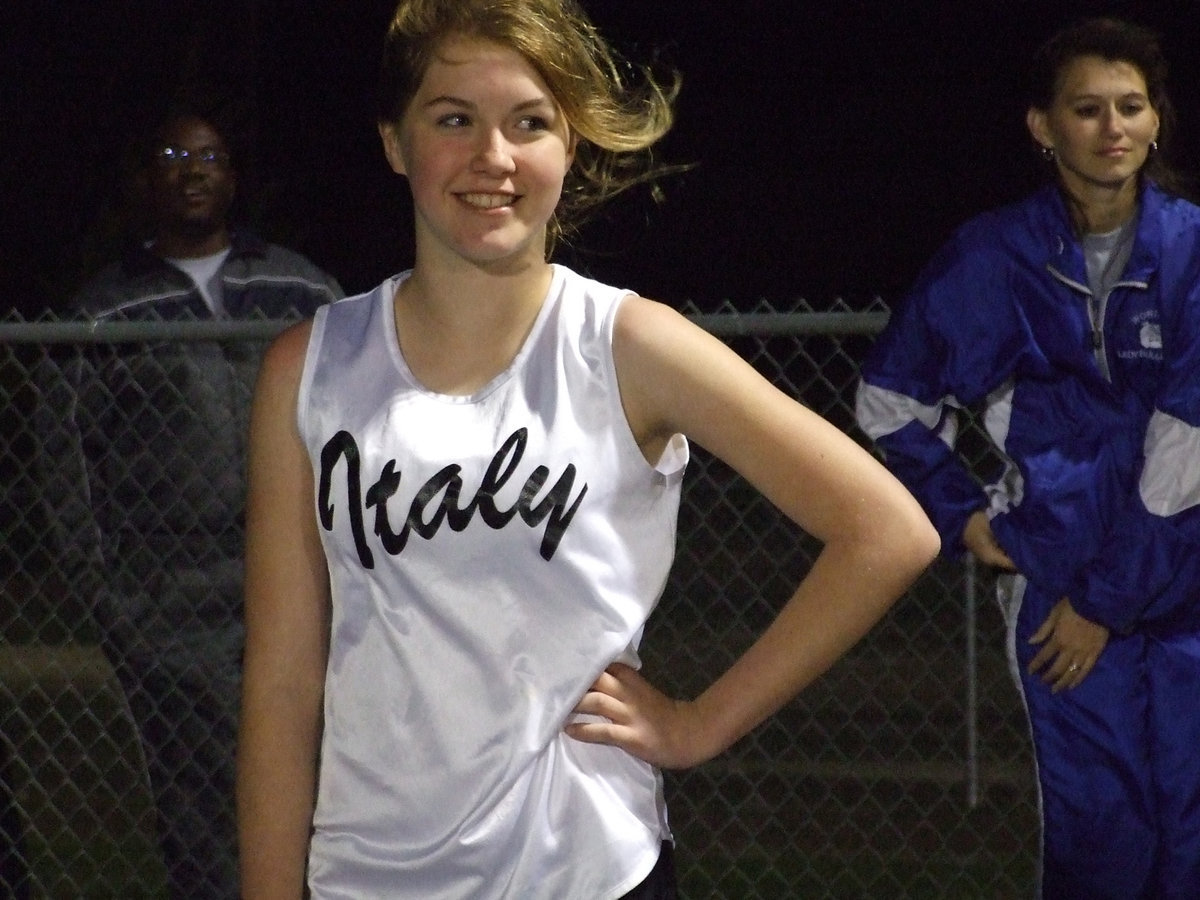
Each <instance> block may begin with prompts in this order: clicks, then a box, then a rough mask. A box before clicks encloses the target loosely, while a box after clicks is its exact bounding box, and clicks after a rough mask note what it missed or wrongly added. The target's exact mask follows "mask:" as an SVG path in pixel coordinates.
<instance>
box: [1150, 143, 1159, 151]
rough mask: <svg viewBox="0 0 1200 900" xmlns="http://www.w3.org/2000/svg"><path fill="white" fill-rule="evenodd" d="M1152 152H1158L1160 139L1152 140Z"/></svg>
mask: <svg viewBox="0 0 1200 900" xmlns="http://www.w3.org/2000/svg"><path fill="white" fill-rule="evenodd" d="M1150 152H1151V153H1157V152H1158V141H1151V142H1150Z"/></svg>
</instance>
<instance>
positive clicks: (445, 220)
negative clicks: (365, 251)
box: [381, 38, 573, 263]
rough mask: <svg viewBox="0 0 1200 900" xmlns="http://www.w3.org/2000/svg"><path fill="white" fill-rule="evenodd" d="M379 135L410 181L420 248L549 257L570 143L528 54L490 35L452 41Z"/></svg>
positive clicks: (483, 257)
mask: <svg viewBox="0 0 1200 900" xmlns="http://www.w3.org/2000/svg"><path fill="white" fill-rule="evenodd" d="M381 134H382V136H383V141H384V149H385V151H386V152H387V155H388V159H389V161H390V162H391V164H392V167H393V168H394V169H395V170H396V171H397V172H399V173H401V174H403V175H405V176H407V178H408V180H409V186H410V187H411V189H412V195H413V204H414V207H415V209H416V218H417V240H418V252H421V251H422V249H424V250H425V251H426V252H441V251H449V252H450V253H451V254H453V255H456V256H458V257H460V258H463V259H467V260H469V261H472V262H475V263H490V262H496V261H500V260H506V259H512V258H515V257H521V258H526V255H528V258H530V259H533V258H536V259H537V260H539V261H540V260H542V258H543V257H544V254H545V240H546V224H547V222H548V221H549V219H550V217H551V216H552V215H553V213H554V210H555V208H556V206H557V205H558V200H559V197H560V195H561V193H562V186H563V179H564V178H565V176H566V174H567V171H568V169H569V168H570V165H571V160H572V158H573V142H572V139H571V131H570V128H569V127H568V125H567V122H566V119H565V118H564V117H563V115H562V112H561V110H560V109H559V107H558V104H557V103H556V102H555V100H554V98H553V96H552V95H551V93H550V90H549V88H548V87H547V86H546V84H545V82H544V81H543V80H542V78H541V77H540V76H539V75H538V73H537V71H536V70H535V69H534V68H533V66H531V65H530V64H529V62H528V60H526V59H525V58H524V57H523V56H521V55H520V54H519V53H516V52H515V51H513V50H510V49H508V48H506V47H502V46H500V45H498V44H494V43H491V42H488V41H482V40H477V39H467V38H451V39H449V40H447V41H446V42H445V43H444V44H443V45H442V47H441V50H440V52H439V53H438V55H437V57H436V58H435V59H434V61H433V62H432V63H431V65H430V66H429V69H428V71H427V72H426V73H425V77H424V79H423V80H422V82H421V86H420V88H419V89H418V90H417V93H416V95H415V96H414V97H413V99H412V102H411V103H409V105H408V109H407V111H406V112H405V115H404V118H403V119H402V120H401V121H400V123H399V124H397V125H390V126H383V127H382V128H381Z"/></svg>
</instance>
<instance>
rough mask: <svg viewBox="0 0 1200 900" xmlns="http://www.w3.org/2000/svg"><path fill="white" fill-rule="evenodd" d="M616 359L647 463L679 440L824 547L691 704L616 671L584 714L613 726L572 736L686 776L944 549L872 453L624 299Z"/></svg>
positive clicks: (855, 633)
mask: <svg viewBox="0 0 1200 900" xmlns="http://www.w3.org/2000/svg"><path fill="white" fill-rule="evenodd" d="M614 353H615V356H616V361H617V367H618V373H619V379H620V383H621V390H622V399H623V401H624V403H625V407H626V413H627V416H628V418H629V421H630V424H631V426H632V427H633V430H634V433H635V434H636V435H637V436H638V439H639V442H640V443H641V444H642V446H643V449H644V450H645V451H646V452H647V455H648V456H650V457H653V456H654V454H655V453H656V452H657V450H658V448H660V447H661V446H662V444H663V443H664V442H665V441H666V440H667V438H668V437H669V436H670V435H671V434H674V433H676V432H682V433H684V434H686V435H688V436H689V438H691V439H693V440H695V441H696V442H697V443H699V444H700V445H702V446H704V447H705V448H707V449H708V450H709V451H711V452H712V453H714V454H715V455H716V456H718V457H719V458H721V459H722V460H724V461H725V462H726V463H728V464H729V465H731V466H732V467H733V468H734V469H736V470H737V471H738V472H739V473H741V475H742V476H743V477H745V478H746V479H747V480H748V481H749V482H750V483H751V484H753V485H754V486H755V487H757V488H758V489H759V490H760V491H762V493H763V494H764V495H765V496H766V497H767V498H768V499H769V500H770V501H771V502H772V503H774V504H775V505H776V506H777V507H779V509H780V510H782V511H783V512H784V513H785V514H787V515H788V516H790V517H791V518H792V519H793V520H794V521H795V522H796V523H797V524H798V525H800V527H802V528H803V529H804V530H805V531H807V532H808V533H810V534H812V535H813V536H814V537H816V538H818V539H819V540H821V541H822V542H823V544H824V546H823V549H822V551H821V553H820V555H819V556H818V558H817V560H816V561H815V563H814V564H813V566H812V568H811V569H810V570H809V572H808V574H807V575H806V576H805V578H804V579H803V581H802V582H801V583H800V585H799V587H798V588H797V589H796V592H795V593H794V594H793V596H792V597H791V598H790V599H789V600H788V601H787V603H786V604H785V605H784V607H783V609H782V610H781V611H780V613H779V615H778V616H777V617H776V619H775V621H774V622H773V623H772V624H771V626H770V627H769V628H768V629H767V630H766V631H765V632H764V633H763V634H762V635H761V636H760V637H759V639H758V640H757V641H756V642H755V643H754V644H753V645H752V646H751V647H750V649H749V650H747V652H746V653H745V654H744V655H743V656H742V657H741V658H740V659H739V660H738V661H737V662H736V663H735V664H734V665H733V666H732V667H731V668H730V669H729V670H728V671H727V672H725V673H724V674H723V675H722V676H721V677H720V678H718V679H717V680H716V681H715V682H714V683H713V684H712V685H711V686H710V687H709V688H708V689H707V690H705V691H704V692H703V693H702V694H701V695H700V696H699V697H698V698H696V699H695V700H694V701H690V702H682V701H675V700H671V699H669V698H667V697H665V696H664V695H662V694H661V693H659V692H658V691H657V690H655V689H654V688H653V687H652V686H650V685H649V684H648V683H647V682H646V681H645V679H643V678H642V677H641V676H640V675H639V674H638V673H636V672H634V671H633V670H632V669H629V668H628V667H624V666H619V665H617V666H613V667H611V668H610V669H609V670H608V672H606V673H605V674H604V675H602V676H601V678H600V679H599V680H598V681H597V683H596V685H595V686H594V687H593V689H592V691H590V692H589V693H588V694H587V695H586V696H585V697H584V699H583V701H582V702H581V703H580V705H579V707H578V709H579V711H580V712H585V713H592V714H596V715H600V716H604V717H605V718H606V719H608V721H607V722H598V723H579V724H574V725H571V726H569V733H570V734H571V735H572V736H574V737H576V738H579V739H581V740H588V741H595V742H599V743H610V744H615V745H617V746H620V747H623V748H624V749H626V750H628V751H629V752H631V753H633V754H634V755H636V756H639V757H641V758H643V759H646V760H647V761H649V762H652V763H654V764H656V765H659V766H663V767H667V768H675V767H682V766H690V765H695V764H698V763H701V762H704V761H705V760H707V759H710V758H712V757H713V756H715V755H717V754H718V753H720V752H722V751H723V750H725V749H726V748H728V747H729V746H730V745H732V744H733V743H734V742H735V741H737V740H738V739H739V738H741V737H742V736H743V735H745V734H746V733H747V732H749V731H750V730H751V729H753V728H754V727H755V726H757V725H758V724H759V723H760V722H762V721H763V720H764V719H765V718H767V717H768V716H770V715H771V714H773V713H774V712H775V711H776V710H778V709H779V708H780V707H781V706H783V704H785V703H786V702H788V701H789V700H790V699H791V698H792V697H794V696H795V695H796V694H797V693H798V692H799V691H800V690H801V689H803V688H804V687H805V686H807V685H808V684H809V683H810V682H812V681H813V680H814V679H815V678H817V677H818V676H819V675H820V674H822V673H823V672H824V671H825V670H826V669H828V668H829V666H831V665H832V664H833V663H834V662H835V661H836V660H837V659H838V657H840V656H841V655H842V654H843V653H844V652H845V651H846V650H847V649H849V648H850V647H851V646H852V645H853V644H854V643H855V642H856V641H857V640H858V639H859V638H860V637H862V635H863V634H865V633H866V631H867V630H868V629H869V628H870V627H871V626H872V625H874V624H875V622H876V621H878V619H879V618H880V617H881V616H882V615H883V613H884V612H886V610H887V609H888V608H889V607H890V605H891V604H892V603H893V602H894V601H895V599H896V598H897V597H898V596H899V595H900V594H901V593H903V591H904V590H905V589H906V588H907V587H908V586H909V585H910V584H911V583H912V581H913V580H914V579H915V578H916V577H917V576H918V575H919V574H920V573H921V572H922V571H923V570H924V569H925V567H926V566H927V565H928V564H929V562H930V561H931V560H932V559H933V557H934V556H935V555H936V553H937V550H938V538H937V535H936V532H935V531H934V530H933V527H932V526H931V525H930V524H929V521H928V519H927V518H926V517H925V515H924V513H923V512H922V511H921V509H920V507H919V506H918V504H917V502H916V501H915V500H914V499H913V498H912V496H911V495H910V494H909V493H908V492H907V491H906V490H905V489H904V488H903V487H902V486H901V485H900V483H899V482H898V481H897V480H896V479H895V478H894V477H893V476H892V475H891V474H889V473H888V472H887V470H886V469H884V468H883V467H882V466H881V465H880V464H879V463H878V462H876V460H875V459H874V458H873V457H872V456H871V455H870V454H869V453H867V452H866V451H865V450H863V449H862V448H861V447H859V446H858V445H857V444H856V443H855V442H854V441H853V440H851V439H850V438H849V437H847V436H846V435H845V434H843V433H842V432H841V431H839V430H838V429H837V428H835V427H834V426H833V425H831V424H829V423H828V422H826V421H825V420H824V419H822V418H821V417H820V416H818V415H816V414H815V413H813V412H811V411H809V410H807V409H805V408H804V407H803V406H801V405H800V404H798V403H796V402H795V401H794V400H792V399H790V398H789V397H787V396H786V395H784V394H783V393H782V392H780V391H778V390H777V389H775V388H774V387H772V386H771V385H770V384H769V383H768V382H767V381H766V380H765V379H763V378H762V377H761V376H760V375H759V374H758V373H757V372H755V371H754V369H753V368H752V367H751V366H750V365H748V364H747V363H746V362H745V361H744V360H742V359H741V358H740V357H738V356H737V354H735V353H733V352H732V351H731V350H729V349H728V348H727V347H726V346H725V345H724V344H722V343H721V342H720V341H718V340H716V339H715V338H713V337H711V336H710V335H708V334H706V333H705V332H703V331H702V330H701V329H699V328H696V327H695V326H693V325H691V324H690V323H688V322H687V321H686V320H685V319H684V318H683V317H682V316H679V315H678V314H677V313H675V312H673V311H672V310H670V309H668V308H667V307H664V306H662V305H660V304H656V303H652V302H651V301H647V300H643V299H641V298H630V299H629V300H627V301H626V302H625V303H624V304H623V306H622V308H621V310H620V312H619V313H618V318H617V334H616V338H615V340H614Z"/></svg>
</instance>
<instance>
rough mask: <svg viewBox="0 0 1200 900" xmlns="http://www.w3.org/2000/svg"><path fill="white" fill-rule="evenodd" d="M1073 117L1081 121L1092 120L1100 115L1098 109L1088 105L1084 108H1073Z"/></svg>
mask: <svg viewBox="0 0 1200 900" xmlns="http://www.w3.org/2000/svg"><path fill="white" fill-rule="evenodd" d="M1075 115H1077V116H1079V118H1081V119H1094V118H1096V116H1098V115H1100V107H1099V106H1095V105H1093V104H1091V103H1088V104H1086V105H1084V106H1077V107H1075Z"/></svg>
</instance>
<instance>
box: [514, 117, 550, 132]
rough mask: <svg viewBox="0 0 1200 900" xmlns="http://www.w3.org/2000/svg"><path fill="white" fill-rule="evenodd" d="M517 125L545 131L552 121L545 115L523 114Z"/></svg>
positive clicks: (529, 129)
mask: <svg viewBox="0 0 1200 900" xmlns="http://www.w3.org/2000/svg"><path fill="white" fill-rule="evenodd" d="M517 125H518V127H520V128H521V129H523V130H525V131H545V130H547V129H548V128H549V127H550V122H549V121H548V120H547V119H546V118H545V117H543V116H523V117H522V118H521V120H520V121H519V122H518V123H517Z"/></svg>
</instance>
